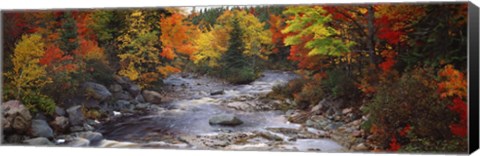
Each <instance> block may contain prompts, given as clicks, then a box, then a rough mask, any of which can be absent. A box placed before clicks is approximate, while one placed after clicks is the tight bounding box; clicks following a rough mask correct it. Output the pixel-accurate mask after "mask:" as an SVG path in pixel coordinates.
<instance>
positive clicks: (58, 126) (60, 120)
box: [50, 116, 69, 132]
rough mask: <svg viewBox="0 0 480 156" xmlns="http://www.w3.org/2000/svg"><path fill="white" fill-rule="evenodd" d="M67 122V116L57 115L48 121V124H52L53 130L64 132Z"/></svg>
mask: <svg viewBox="0 0 480 156" xmlns="http://www.w3.org/2000/svg"><path fill="white" fill-rule="evenodd" d="M68 123H69V121H68V118H66V117H63V116H57V117H55V120H53V121H52V122H51V123H50V125H52V128H53V129H54V130H55V132H64V131H65V130H66V129H67V128H68Z"/></svg>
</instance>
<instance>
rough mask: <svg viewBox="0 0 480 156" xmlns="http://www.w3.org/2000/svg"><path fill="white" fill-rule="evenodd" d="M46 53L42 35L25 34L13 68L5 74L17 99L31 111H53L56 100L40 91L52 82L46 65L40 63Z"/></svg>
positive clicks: (17, 46)
mask: <svg viewBox="0 0 480 156" xmlns="http://www.w3.org/2000/svg"><path fill="white" fill-rule="evenodd" d="M44 53H45V45H44V43H43V42H42V37H41V36H40V35H38V34H32V35H23V36H22V38H21V40H20V41H19V42H18V43H17V44H16V47H15V50H14V53H13V56H12V58H11V59H12V63H13V69H12V71H11V72H7V73H6V74H5V75H6V76H7V77H9V78H10V80H11V81H10V85H11V86H12V88H13V92H14V98H15V99H17V100H20V101H22V102H23V103H24V104H25V105H26V106H27V107H28V108H29V109H30V110H31V111H34V112H35V111H38V110H41V111H43V112H45V113H52V112H53V110H54V109H55V102H54V101H53V100H52V99H50V98H49V97H47V96H45V95H43V94H41V93H40V90H41V89H42V87H43V86H45V85H46V84H49V83H52V80H51V79H48V77H47V72H46V70H45V66H43V65H41V64H39V62H40V58H41V57H42V56H43V54H44ZM6 88H7V87H5V88H4V89H6ZM7 92H8V91H7Z"/></svg>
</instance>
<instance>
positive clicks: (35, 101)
mask: <svg viewBox="0 0 480 156" xmlns="http://www.w3.org/2000/svg"><path fill="white" fill-rule="evenodd" d="M20 101H22V103H23V104H25V106H26V107H27V108H28V109H29V110H30V112H32V113H36V112H39V111H42V112H44V113H46V114H49V115H53V113H54V112H55V106H56V104H55V101H54V100H53V99H52V98H50V97H48V96H45V95H43V94H41V93H39V91H36V90H27V91H26V92H25V93H24V94H23V95H22V97H21V98H20Z"/></svg>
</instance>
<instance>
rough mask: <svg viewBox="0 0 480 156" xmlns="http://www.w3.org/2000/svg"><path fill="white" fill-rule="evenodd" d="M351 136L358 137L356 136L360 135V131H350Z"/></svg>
mask: <svg viewBox="0 0 480 156" xmlns="http://www.w3.org/2000/svg"><path fill="white" fill-rule="evenodd" d="M352 136H353V137H357V138H358V137H360V136H362V131H359V130H355V131H353V132H352Z"/></svg>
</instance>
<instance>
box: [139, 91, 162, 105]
mask: <svg viewBox="0 0 480 156" xmlns="http://www.w3.org/2000/svg"><path fill="white" fill-rule="evenodd" d="M143 98H144V99H145V101H146V102H149V103H153V104H159V103H161V102H162V95H161V94H160V93H158V92H156V91H151V90H144V91H143Z"/></svg>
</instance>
